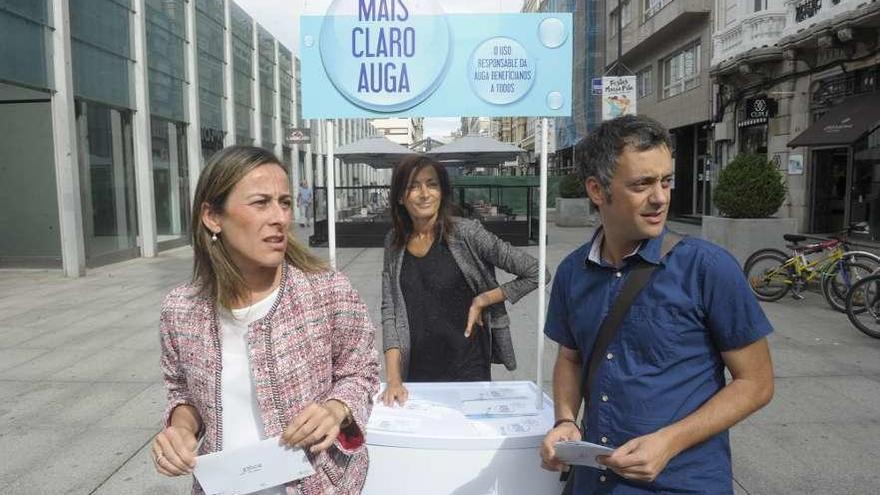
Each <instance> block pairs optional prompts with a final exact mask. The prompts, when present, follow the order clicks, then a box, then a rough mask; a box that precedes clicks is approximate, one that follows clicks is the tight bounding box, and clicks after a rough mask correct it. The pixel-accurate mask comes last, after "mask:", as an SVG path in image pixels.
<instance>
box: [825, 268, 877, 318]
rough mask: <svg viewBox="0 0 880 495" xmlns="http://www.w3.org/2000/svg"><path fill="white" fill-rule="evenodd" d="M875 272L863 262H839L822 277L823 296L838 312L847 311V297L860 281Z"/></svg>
mask: <svg viewBox="0 0 880 495" xmlns="http://www.w3.org/2000/svg"><path fill="white" fill-rule="evenodd" d="M873 272H874V269H873V267H872V266H870V265H866V264H864V263H861V262H852V261H844V260H841V261H838V262H837V263H835V264H834V267H833V268H832V269H831V270H829V271H828V273H825V274H824V275H823V276H822V295H824V296H825V300H826V301H828V305H829V306H831V308H832V309H834V310H836V311H840V312H843V311H846V295H847V294H848V293H849V291H850V290H851V289H852V287H853V285H855V283H856V282H858V281H859V280H861V279H863V278H865V277H867V276H868V275H870V274H871V273H873Z"/></svg>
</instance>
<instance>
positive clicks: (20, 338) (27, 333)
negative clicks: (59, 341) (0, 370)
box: [0, 324, 53, 366]
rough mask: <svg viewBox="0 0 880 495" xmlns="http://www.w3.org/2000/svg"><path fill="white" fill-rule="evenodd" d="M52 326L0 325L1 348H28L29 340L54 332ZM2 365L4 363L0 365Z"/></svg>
mask: <svg viewBox="0 0 880 495" xmlns="http://www.w3.org/2000/svg"><path fill="white" fill-rule="evenodd" d="M52 331H53V329H51V328H48V327H47V328H33V327H25V326H9V325H5V324H3V325H0V349H13V348H26V347H29V346H28V345H27V342H29V341H31V340H33V339H35V338H37V337H39V336H40V335H43V334H45V333H49V332H52ZM0 366H2V365H0Z"/></svg>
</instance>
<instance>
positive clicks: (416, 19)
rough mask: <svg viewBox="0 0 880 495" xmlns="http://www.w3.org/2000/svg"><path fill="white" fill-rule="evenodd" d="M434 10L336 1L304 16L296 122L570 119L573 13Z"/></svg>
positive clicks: (408, 3) (431, 2) (400, 1)
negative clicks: (300, 119)
mask: <svg viewBox="0 0 880 495" xmlns="http://www.w3.org/2000/svg"><path fill="white" fill-rule="evenodd" d="M441 4H442V2H440V1H437V0H395V1H378V0H336V1H334V2H333V3H332V4H331V6H330V7H329V8H328V11H327V13H326V15H323V16H302V17H301V25H300V56H301V60H302V101H303V106H302V113H303V115H302V117H303V118H305V119H321V118H359V117H368V118H370V117H402V116H410V117H414V116H418V117H458V116H484V117H499V116H542V117H558V116H569V115H570V114H571V63H572V32H571V29H572V22H571V14H568V13H539V14H534V13H529V14H445V13H444V12H443V8H442V5H441Z"/></svg>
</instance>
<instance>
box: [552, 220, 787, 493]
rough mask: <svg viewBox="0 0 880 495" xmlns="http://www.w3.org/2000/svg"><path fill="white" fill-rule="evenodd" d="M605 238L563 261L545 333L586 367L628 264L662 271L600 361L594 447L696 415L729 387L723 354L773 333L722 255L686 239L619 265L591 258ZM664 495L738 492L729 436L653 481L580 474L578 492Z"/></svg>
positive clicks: (644, 248)
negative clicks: (576, 353) (664, 251)
mask: <svg viewBox="0 0 880 495" xmlns="http://www.w3.org/2000/svg"><path fill="white" fill-rule="evenodd" d="M599 232H601V231H599ZM597 235H600V234H599V233H597ZM600 242H601V237H599V238H598V239H597V236H594V237H593V240H591V241H590V242H588V243H587V244H585V245H583V246H581V247H580V248H579V249H577V250H576V251H574V252H573V253H571V254H570V255H569V256H568V257H566V258H565V259H564V260H563V261H562V263H561V264H560V265H559V268H558V269H557V271H556V275H555V277H554V283H553V292H552V294H551V296H550V307H549V310H548V313H547V323H546V326H545V329H544V332H545V333H546V334H547V336H548V337H550V338H551V339H553V340H554V341H556V342H558V343H559V344H561V345H563V346H565V347H568V348H570V349H576V350H578V351H580V353H581V356H582V358H583V366H584V368H586V365H587V360H588V359H589V356H590V351H591V350H592V348H593V345H594V343H595V341H596V337H597V334H598V331H599V326H600V325H601V323H602V321H603V320H604V319H605V316H606V315H607V314H608V311H609V310H610V309H611V305H612V304H613V302H614V300H615V298H616V297H617V295H618V293H619V292H620V289H621V288H622V287H623V283H624V281H625V280H626V277H627V274H628V273H629V271H630V269H631V267H632V266H634V264H635V263H636V262H638V261H640V259H641V260H644V261H647V262H648V263H652V264H655V265H658V266H657V268H656V269H655V270H654V273H653V274H652V276H651V280H650V281H649V282H648V284H647V286H646V287H645V288H644V289H643V290H642V291H641V292H640V293H639V295H638V296H637V297H636V299H635V300H634V301H633V304H632V306H631V307H630V309H629V312H628V313H627V315H626V317H625V318H624V320H623V323H622V324H621V327H620V328H619V329H618V331H617V334H616V335H615V337H614V340H613V341H612V342H611V344H610V345H609V346H608V349H607V351H606V353H605V355H604V356H602V362H601V364H600V365H599V368H598V370H597V371H596V376H595V377H594V380H593V386H592V388H591V390H590V408H589V410H588V411H587V414H586V415H585V418H584V424H583V425H582V426H583V429H584V432H585V437H586V440H587V441H589V442H593V443H598V444H604V445H607V446H609V447H617V446H620V445H623V444H624V443H626V442H627V441H629V440H630V439H632V438H635V437H638V436H641V435H646V434H648V433H652V432H655V431H657V430H659V429H660V428H662V427H664V426H667V425H669V424H671V423H674V422H676V421H679V420H681V419H683V418H684V417H686V416H688V415H689V414H691V413H693V412H694V411H695V410H697V409H698V408H699V407H700V406H702V405H703V404H704V403H706V401H708V400H709V399H710V398H711V397H712V396H713V395H715V394H716V393H717V392H718V391H719V390H720V389H721V388H722V387H724V385H725V380H724V362H723V361H722V359H721V354H720V353H721V352H722V351H728V350H732V349H737V348H740V347H743V346H746V345H748V344H750V343H753V342H755V341H757V340H759V339H761V338H762V337H764V336H766V335H767V334H769V333H770V332H771V331H772V330H773V329H772V327H771V325H770V322H769V321H767V317H766V316H765V315H764V312H763V311H762V310H761V307H760V306H759V305H758V302H757V300H756V299H755V297H754V295H753V294H752V293H751V291H750V289H749V287H748V284H747V283H746V280H745V277H744V276H743V273H742V270H741V269H740V267H739V264H738V263H737V262H736V260H735V259H734V258H733V257H732V256H731V255H730V254H729V253H728V252H727V251H725V250H724V249H722V248H720V247H718V246H716V245H714V244H711V243H709V242H706V241H703V240H701V239H697V238H693V237H685V238H684V239H682V240H681V241H680V242H679V244H678V245H677V246H676V247H675V248H674V249H673V251H672V253H670V255H669V256H667V257H666V258H665V259H662V260H661V259H660V248H661V243H662V236H661V237H658V238H656V239H651V240H647V241H645V242H643V243H642V245H641V246H640V247H639V249H638V251H636V252H635V253H633V254H631V255H630V256H628V257H626V258H625V259H624V265H623V267H621V268H620V269H618V268H616V267H614V266H611V265H609V264H607V263H605V262H604V261H602V260H601V259H600V258H599V256H598V253H599V252H600V250H599V249H595V250H593V256H590V252H591V248H592V247H593V244H594V243H596V248H598V243H600ZM591 258H592V259H591ZM657 492H663V493H705V494H713V495H719V494H733V477H732V472H731V466H730V442H729V439H728V434H727V432H726V431H725V432H723V433H720V434H718V435H715V436H714V437H712V438H710V439H708V440H706V441H705V442H703V443H700V444H698V445H695V446H694V447H692V448H690V449H688V450H686V451H684V452H682V453H681V454H679V455H677V456H676V457H674V458H673V459H672V460H670V462H669V464H668V465H667V466H666V468H665V469H664V470H663V472H662V473H661V474H660V476H658V477H657V479H656V480H655V481H654V482H653V483H650V484H647V483H639V482H633V481H629V480H626V479H623V478H621V477H619V476H617V475H616V474H614V473H613V472H612V471H611V470H610V469H609V470H606V471H599V470H596V469H592V468H586V467H577V468H576V472H575V493H576V494H604V493H614V494H618V495H624V494H645V493H657Z"/></svg>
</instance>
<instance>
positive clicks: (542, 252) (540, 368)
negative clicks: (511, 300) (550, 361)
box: [535, 117, 548, 410]
mask: <svg viewBox="0 0 880 495" xmlns="http://www.w3.org/2000/svg"><path fill="white" fill-rule="evenodd" d="M547 140H548V133H547V117H543V118H542V119H541V187H540V189H539V191H538V201H539V206H538V211H539V214H538V215H539V216H538V332H537V334H538V359H537V363H538V365H537V373H536V374H537V378H536V380H537V385H538V397H537V398H536V399H535V400H536V402H537V407H538V409H539V410H540V409H543V408H544V393H543V389H544V386H543V378H544V299H545V295H546V292H545V287H544V285H545V284H546V283H547V275H546V273H547Z"/></svg>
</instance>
